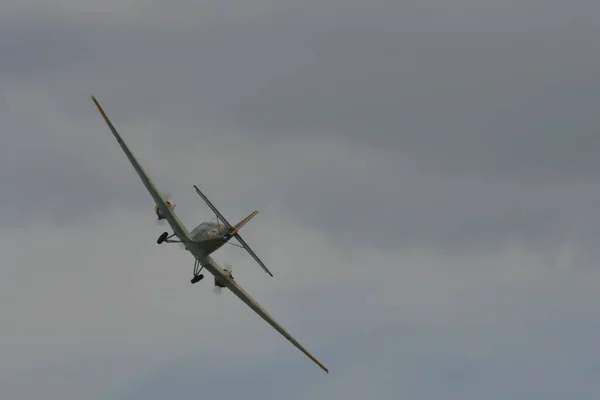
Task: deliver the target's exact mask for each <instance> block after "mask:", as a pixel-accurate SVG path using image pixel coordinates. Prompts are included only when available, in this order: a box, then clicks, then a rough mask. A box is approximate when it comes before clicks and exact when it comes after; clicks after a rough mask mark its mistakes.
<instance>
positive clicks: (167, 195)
mask: <svg viewBox="0 0 600 400" xmlns="http://www.w3.org/2000/svg"><path fill="white" fill-rule="evenodd" d="M162 195H163V197H164V199H165V201H169V200H171V193H169V192H165V193H163V194H162ZM154 222H155V223H156V225H158V226H163V225H165V224H167V220H166V219H158V218H156V219H155V220H154Z"/></svg>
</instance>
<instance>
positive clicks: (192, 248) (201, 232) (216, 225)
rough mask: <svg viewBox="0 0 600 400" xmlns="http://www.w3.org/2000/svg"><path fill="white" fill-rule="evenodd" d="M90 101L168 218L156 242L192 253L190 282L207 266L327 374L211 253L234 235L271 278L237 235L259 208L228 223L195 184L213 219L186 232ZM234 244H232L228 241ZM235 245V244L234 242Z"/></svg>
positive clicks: (169, 203)
mask: <svg viewBox="0 0 600 400" xmlns="http://www.w3.org/2000/svg"><path fill="white" fill-rule="evenodd" d="M91 98H92V101H93V102H94V104H95V105H96V107H97V108H98V111H100V114H101V115H102V117H103V118H104V120H105V121H106V123H107V124H108V127H109V128H110V130H111V131H112V133H113V135H114V136H115V139H117V142H119V144H120V145H121V148H122V149H123V151H124V152H125V155H126V156H127V158H128V159H129V161H130V162H131V165H132V166H133V168H134V169H135V171H136V172H137V174H138V175H139V177H140V178H141V180H142V182H143V183H144V186H146V189H148V192H150V195H151V196H152V198H153V199H154V202H155V203H156V205H155V207H154V212H155V214H156V216H157V217H158V220H167V222H168V223H169V225H170V226H171V228H172V229H173V232H174V233H173V234H172V235H169V233H168V232H164V233H163V234H161V235H160V236H159V238H158V240H157V241H156V242H157V243H158V244H161V243H182V244H183V246H184V247H185V249H186V250H188V251H189V252H190V253H192V255H193V256H194V259H195V262H194V272H193V275H194V277H193V278H192V280H191V282H192V284H194V283H197V282H199V281H201V280H202V278H204V275H202V274H201V273H200V271H202V269H206V270H207V271H208V272H210V273H211V274H213V275H214V278H215V288H219V290H220V288H228V289H229V290H231V291H232V292H233V294H235V295H236V296H237V297H239V298H240V300H242V301H243V302H244V303H246V304H247V305H248V307H250V308H251V309H252V310H254V312H256V313H257V314H258V315H259V316H260V317H261V318H262V319H264V320H265V321H266V322H267V323H269V324H270V325H271V326H272V327H273V328H275V330H276V331H277V332H279V333H280V334H281V335H283V337H285V338H286V339H287V340H289V341H290V342H291V343H292V344H293V345H294V346H296V347H297V348H298V349H299V350H300V351H301V352H303V353H304V354H305V355H306V356H307V357H308V358H310V359H311V360H312V361H313V362H314V363H315V364H317V365H318V366H319V367H321V369H323V370H324V371H325V372H326V373H329V370H328V369H327V368H325V366H324V365H323V364H321V363H320V362H319V361H318V360H317V359H316V358H315V357H314V356H313V355H312V354H310V353H309V352H308V351H307V350H306V349H305V348H304V347H303V346H302V345H301V344H300V343H298V341H297V340H296V339H294V338H293V337H292V335H290V334H289V333H288V332H287V331H286V330H285V329H284V328H283V327H282V326H281V325H279V323H277V321H275V319H274V318H273V317H272V316H271V315H269V313H267V312H266V311H265V310H264V309H263V308H262V307H261V306H260V305H259V304H258V303H257V302H256V300H254V299H253V298H252V297H250V295H249V294H248V293H246V292H245V291H244V289H242V288H241V287H240V285H238V284H237V283H236V281H235V280H234V279H233V275H232V271H231V268H225V269H223V268H221V267H220V266H219V265H218V264H217V263H216V262H215V260H213V258H212V257H211V256H210V255H211V254H212V253H213V252H215V251H216V250H218V249H219V248H221V247H222V246H223V245H224V244H226V243H228V242H229V241H230V240H231V239H232V238H236V239H237V241H238V242H239V243H240V245H241V246H238V247H242V248H244V249H245V250H246V251H247V252H248V253H249V254H250V255H251V256H252V257H253V258H254V260H256V262H257V263H258V264H259V265H260V266H261V267H262V269H263V270H264V271H265V272H266V273H267V274H269V275H270V276H271V277H272V276H273V274H271V272H270V271H269V270H268V269H267V267H266V266H265V264H263V262H262V261H261V260H260V259H259V258H258V256H257V255H256V254H255V253H254V251H252V249H251V248H250V246H248V244H247V243H246V242H245V241H244V240H243V239H242V237H241V236H240V234H239V230H240V229H241V228H242V227H243V226H244V225H246V224H247V223H248V221H250V220H251V219H252V218H254V216H256V214H258V210H257V211H254V212H253V213H251V214H250V215H248V216H247V217H246V218H244V219H243V220H241V221H240V222H238V223H237V224H236V225H231V224H230V223H229V222H227V220H226V219H225V217H223V215H222V214H221V213H220V212H219V210H217V209H216V207H215V206H214V205H213V204H212V203H211V202H210V200H208V198H206V196H205V195H204V194H203V193H202V192H201V191H200V189H198V187H197V186H196V185H194V189H196V192H197V193H198V195H200V197H202V199H203V200H204V201H205V202H206V204H207V205H208V207H209V208H210V209H211V210H212V211H213V212H214V213H215V215H216V222H202V223H201V224H200V225H198V226H197V227H196V228H194V229H193V230H192V231H191V232H189V231H188V230H187V229H186V227H185V226H184V225H183V223H182V222H181V221H180V220H179V218H178V217H177V215H176V214H175V211H174V208H175V204H174V203H173V202H172V201H170V200H167V199H165V197H164V196H163V195H162V194H161V193H160V192H159V191H158V189H157V188H156V187H155V186H154V184H153V183H152V181H151V180H150V177H149V176H148V175H147V174H146V172H145V171H144V169H143V168H142V166H141V165H140V164H139V163H138V161H137V160H136V158H135V157H134V156H133V153H132V152H131V151H130V150H129V148H128V147H127V145H126V144H125V142H124V141H123V139H122V138H121V135H119V133H118V132H117V130H116V129H115V127H114V126H113V124H112V123H111V122H110V120H109V119H108V117H107V116H106V113H105V112H104V110H103V109H102V107H101V106H100V104H99V103H98V101H97V100H96V98H95V97H94V96H91ZM175 236H176V237H177V239H178V240H177V239H175V240H173V239H172V238H173V237H175ZM230 244H233V245H235V244H234V243H230ZM236 246H237V245H236Z"/></svg>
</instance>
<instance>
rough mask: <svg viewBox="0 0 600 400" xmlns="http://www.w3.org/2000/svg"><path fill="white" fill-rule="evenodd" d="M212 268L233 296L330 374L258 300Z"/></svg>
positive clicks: (218, 270) (218, 269) (219, 271)
mask: <svg viewBox="0 0 600 400" xmlns="http://www.w3.org/2000/svg"><path fill="white" fill-rule="evenodd" d="M210 261H211V262H212V263H214V261H213V260H212V259H210ZM210 267H213V268H212V269H216V270H217V273H218V274H219V275H220V276H221V277H222V278H223V281H224V282H225V285H226V286H227V288H228V289H229V290H231V291H232V292H233V294H235V295H236V296H237V297H238V298H239V299H240V300H242V301H243V302H244V303H246V304H247V305H248V307H250V308H251V309H252V310H254V312H255V313H257V314H258V315H259V316H260V317H261V318H262V319H264V320H265V321H267V323H268V324H269V325H271V326H272V327H273V328H275V330H276V331H277V332H279V333H281V334H282V335H283V337H285V338H286V339H287V340H289V341H290V342H291V343H292V344H293V345H294V346H296V348H297V349H298V350H300V351H301V352H303V353H304V354H305V355H306V356H307V357H308V358H310V359H311V360H312V361H313V362H314V363H315V364H317V365H318V366H319V367H321V369H322V370H323V371H325V372H326V373H329V370H328V369H327V368H326V367H325V366H324V365H323V364H321V363H320V362H319V360H317V359H316V358H315V357H314V356H313V355H312V354H310V353H309V352H308V350H306V349H305V348H304V347H303V346H302V345H301V344H300V343H298V341H297V340H296V339H294V337H293V336H292V335H290V334H289V333H288V332H287V331H286V330H285V329H284V328H283V327H282V326H281V325H279V323H277V321H275V319H274V318H273V317H272V316H271V315H270V314H269V313H267V312H266V311H265V310H264V309H263V308H262V307H261V306H260V304H258V303H257V302H256V300H254V299H253V298H252V297H250V295H249V294H248V293H246V291H245V290H244V289H242V287H241V286H240V285H238V284H237V283H236V282H235V281H234V280H233V279H231V278H230V277H229V276H227V275H226V274H224V273H223V272H222V271H221V270H220V268H214V266H212V265H211V266H210ZM210 267H209V268H210ZM207 269H208V268H207ZM211 272H212V271H211Z"/></svg>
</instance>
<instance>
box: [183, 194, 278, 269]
mask: <svg viewBox="0 0 600 400" xmlns="http://www.w3.org/2000/svg"><path fill="white" fill-rule="evenodd" d="M194 189H196V193H198V195H199V196H200V197H202V200H204V202H205V203H206V205H207V206H208V207H209V208H210V209H211V210H212V211H213V212H214V213H215V215H216V216H217V218H218V219H220V220H221V222H222V223H223V224H224V225H225V226H226V227H227V228H228V229H229V233H228V236H229V237H235V238H236V239H237V240H238V242H240V244H241V245H242V247H243V248H244V249H246V251H247V252H248V253H249V254H250V255H251V256H252V258H254V260H255V261H256V262H257V263H258V265H260V267H261V268H262V269H263V270H264V271H265V272H266V273H267V274H269V275H270V276H271V277H273V274H272V273H271V271H269V269H268V268H267V267H266V266H265V264H264V263H263V262H262V261H261V260H260V258H258V256H257V255H256V253H254V251H253V250H252V249H251V248H250V246H248V244H247V243H246V242H245V241H244V239H242V237H241V236H240V235H239V233H238V231H239V230H240V229H241V228H242V227H243V226H244V225H246V224H247V223H248V221H250V220H251V219H252V218H254V217H255V216H256V214H258V210H256V211H254V212H253V213H252V214H250V215H248V216H247V217H246V218H244V219H243V220H241V221H240V222H238V224H237V225H236V226H235V227H234V226H232V225H231V224H230V223H229V222H228V221H227V220H226V219H225V217H224V216H223V214H221V212H220V211H219V210H217V208H216V207H215V206H214V205H213V204H212V203H211V202H210V200H208V198H207V197H206V196H205V195H204V193H202V192H201V191H200V189H198V186H196V185H194ZM227 240H228V239H227Z"/></svg>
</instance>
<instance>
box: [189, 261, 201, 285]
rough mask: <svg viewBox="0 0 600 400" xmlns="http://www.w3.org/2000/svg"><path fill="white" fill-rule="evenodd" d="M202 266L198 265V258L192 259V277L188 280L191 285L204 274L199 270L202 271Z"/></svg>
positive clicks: (198, 280)
mask: <svg viewBox="0 0 600 400" xmlns="http://www.w3.org/2000/svg"><path fill="white" fill-rule="evenodd" d="M203 268H204V265H202V266H200V261H198V260H195V261H194V277H193V278H192V280H191V281H190V282H191V283H192V285H193V284H194V283H198V282H200V281H201V280H202V279H203V278H204V275H203V274H201V273H200V271H202V269H203Z"/></svg>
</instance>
